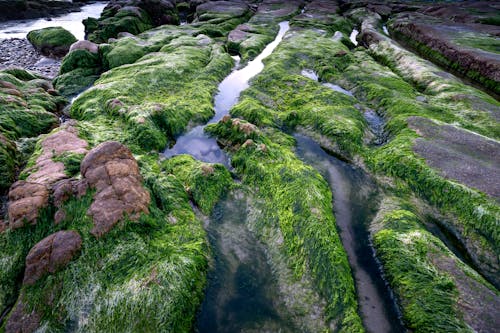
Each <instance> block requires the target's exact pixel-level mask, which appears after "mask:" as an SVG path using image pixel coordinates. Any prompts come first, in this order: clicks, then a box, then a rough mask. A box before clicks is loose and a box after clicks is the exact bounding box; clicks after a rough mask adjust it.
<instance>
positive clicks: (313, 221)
mask: <svg viewBox="0 0 500 333" xmlns="http://www.w3.org/2000/svg"><path fill="white" fill-rule="evenodd" d="M249 127H250V128H252V127H251V126H250V124H248V123H247V122H245V121H243V120H238V119H233V120H232V121H225V122H220V123H218V124H214V125H210V126H208V127H207V131H208V132H209V133H211V134H212V135H215V136H217V139H218V140H220V141H221V143H222V144H224V145H226V146H227V147H228V149H230V151H231V152H232V165H233V166H234V168H235V169H236V172H237V173H238V174H239V175H241V176H242V179H243V183H244V184H248V185H252V186H255V187H257V188H258V189H259V190H258V191H256V193H255V195H256V196H257V198H258V199H260V200H261V201H262V211H261V217H260V218H259V221H260V222H259V224H260V225H259V226H257V228H258V229H260V230H261V232H262V230H264V229H265V228H273V229H276V228H277V229H279V230H280V232H281V233H282V235H283V245H282V248H281V250H282V251H283V252H284V253H285V254H286V257H287V258H289V261H288V263H289V265H290V268H291V269H292V270H293V272H294V274H295V276H296V278H297V279H299V280H300V279H301V278H302V277H303V276H304V275H305V274H310V275H311V276H312V277H313V280H314V281H315V283H316V286H317V288H318V290H319V293H320V294H321V295H322V296H323V297H324V298H325V300H326V301H327V307H326V317H327V320H328V321H334V322H336V323H337V330H338V331H343V332H362V331H363V326H362V324H361V319H360V317H359V316H358V313H357V300H356V293H355V288H354V282H353V280H352V276H351V272H350V268H349V263H348V262H347V256H346V254H345V251H344V249H343V247H342V244H341V242H340V238H339V236H338V234H337V231H336V227H335V218H334V216H333V214H332V197H331V192H330V191H329V188H328V185H327V183H326V182H325V180H324V179H323V178H321V176H320V175H319V173H318V172H317V171H315V170H314V169H312V168H311V167H309V166H307V165H305V164H304V163H303V162H301V161H300V160H299V159H298V158H297V157H296V156H295V155H294V153H293V146H294V141H293V139H292V138H291V137H289V136H287V135H285V134H283V133H282V132H279V131H276V130H272V129H270V128H268V129H266V130H265V133H264V132H260V131H259V130H257V129H254V130H252V131H250V130H249ZM261 237H264V241H265V235H262V234H261Z"/></svg>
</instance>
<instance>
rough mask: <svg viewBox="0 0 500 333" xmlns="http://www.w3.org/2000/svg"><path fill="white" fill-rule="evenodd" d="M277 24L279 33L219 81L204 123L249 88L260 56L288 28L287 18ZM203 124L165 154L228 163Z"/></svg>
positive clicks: (268, 51) (214, 120) (219, 115)
mask: <svg viewBox="0 0 500 333" xmlns="http://www.w3.org/2000/svg"><path fill="white" fill-rule="evenodd" d="M279 25H280V30H279V32H278V35H277V36H276V38H275V39H274V41H273V42H271V43H270V44H268V45H267V46H266V48H265V49H264V50H263V51H262V53H261V54H259V56H258V57H257V58H255V59H254V60H252V61H250V62H249V63H248V65H246V66H245V67H244V68H242V69H239V70H235V71H233V72H232V73H231V74H229V75H228V76H227V77H226V78H225V79H224V80H223V81H222V82H221V83H220V84H219V93H218V94H217V95H216V96H215V99H214V109H215V115H214V117H213V118H212V119H210V120H209V122H208V123H207V124H214V123H217V122H219V121H220V120H221V119H222V117H224V116H225V115H226V114H228V113H229V110H230V109H231V108H232V107H233V105H235V104H236V103H237V102H238V99H239V97H240V93H241V92H242V91H243V90H245V89H246V88H248V86H249V84H248V81H249V80H250V79H251V78H252V77H254V76H255V75H257V74H259V73H260V72H261V71H262V70H263V69H264V63H263V62H262V60H264V59H265V58H266V57H267V56H269V55H270V54H271V53H272V52H273V51H274V49H275V48H276V47H277V46H278V44H279V43H280V42H281V40H282V39H283V36H284V35H285V33H286V32H287V31H288V29H289V28H290V26H289V24H288V22H281V23H280V24H279ZM205 126H206V125H200V126H196V127H194V128H193V129H192V130H191V131H189V132H188V133H186V134H184V135H182V136H181V137H179V138H178V139H177V141H176V143H175V145H174V146H173V147H172V148H168V149H166V150H165V152H164V156H165V157H167V158H168V157H172V156H175V155H180V154H189V155H191V156H193V157H195V158H196V159H198V160H200V161H203V162H209V163H222V164H225V165H226V166H229V160H228V157H227V155H226V154H225V153H224V152H223V151H222V149H220V147H219V145H218V144H217V141H216V140H215V139H213V138H210V137H209V136H208V135H206V134H205V132H204V128H205Z"/></svg>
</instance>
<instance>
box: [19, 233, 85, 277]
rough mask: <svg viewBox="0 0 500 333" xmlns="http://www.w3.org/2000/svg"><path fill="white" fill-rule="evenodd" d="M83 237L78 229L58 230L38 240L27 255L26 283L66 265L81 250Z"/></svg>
mask: <svg viewBox="0 0 500 333" xmlns="http://www.w3.org/2000/svg"><path fill="white" fill-rule="evenodd" d="M81 247H82V237H81V236H80V234H78V233H77V232H76V231H73V230H71V231H58V232H56V233H54V234H52V235H50V236H48V237H45V238H44V239H42V240H41V241H40V242H38V243H37V244H36V245H35V246H33V248H32V249H31V250H30V252H29V253H28V256H27V257H26V269H25V271H24V280H23V283H24V284H25V285H32V284H35V282H36V281H38V280H39V279H40V278H41V277H43V276H45V275H47V274H49V273H51V274H53V273H55V272H56V271H57V270H59V269H61V268H63V267H65V266H66V265H67V264H68V263H69V262H70V261H71V259H73V257H74V256H75V255H76V254H77V253H78V251H80V248H81Z"/></svg>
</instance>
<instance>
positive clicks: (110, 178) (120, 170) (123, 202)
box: [81, 142, 151, 237]
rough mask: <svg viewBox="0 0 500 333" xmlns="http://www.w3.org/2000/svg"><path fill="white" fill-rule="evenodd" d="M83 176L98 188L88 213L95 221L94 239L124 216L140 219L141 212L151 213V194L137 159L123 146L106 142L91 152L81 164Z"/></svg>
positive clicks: (92, 185) (107, 230)
mask: <svg viewBox="0 0 500 333" xmlns="http://www.w3.org/2000/svg"><path fill="white" fill-rule="evenodd" d="M81 173H82V175H83V176H84V177H85V178H86V180H87V181H88V184H89V186H90V187H91V188H95V189H96V194H95V196H94V201H93V203H92V205H91V206H90V208H89V210H88V214H89V215H90V216H92V218H93V221H94V228H93V229H92V231H91V233H92V234H93V235H94V236H96V237H102V236H103V235H105V234H106V233H107V232H109V231H110V230H111V229H112V228H113V227H114V226H115V225H116V224H117V223H118V222H119V221H121V220H123V218H124V214H126V216H127V217H128V218H130V219H131V220H137V219H138V218H139V216H140V214H141V213H145V214H148V213H149V210H148V206H149V203H150V200H151V198H150V195H149V192H148V191H146V190H145V189H144V187H143V186H142V177H141V175H140V173H139V167H138V165H137V162H136V160H135V159H134V156H133V155H132V153H131V152H130V150H129V149H128V148H127V147H125V146H124V145H122V144H121V143H118V142H105V143H102V144H100V145H99V146H97V147H96V148H94V149H92V150H91V151H90V152H89V153H88V154H87V156H86V157H85V159H84V160H83V161H82V164H81Z"/></svg>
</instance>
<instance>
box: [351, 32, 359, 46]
mask: <svg viewBox="0 0 500 333" xmlns="http://www.w3.org/2000/svg"><path fill="white" fill-rule="evenodd" d="M358 34H359V31H358V30H356V29H352V32H351V35H350V36H349V39H350V40H351V42H352V43H353V44H354V45H356V46H357V45H358V41H357V40H356V37H357V36H358Z"/></svg>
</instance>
